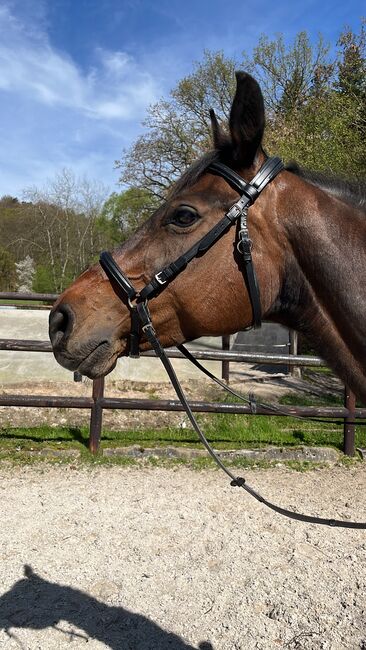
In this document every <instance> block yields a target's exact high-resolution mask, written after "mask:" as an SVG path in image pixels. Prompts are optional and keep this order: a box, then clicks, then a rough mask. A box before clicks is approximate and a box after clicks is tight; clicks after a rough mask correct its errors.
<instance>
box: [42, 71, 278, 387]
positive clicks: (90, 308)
mask: <svg viewBox="0 0 366 650" xmlns="http://www.w3.org/2000/svg"><path fill="white" fill-rule="evenodd" d="M211 120H212V125H213V137H214V145H215V148H214V149H213V151H212V152H210V153H208V154H206V155H205V156H203V157H202V158H201V159H200V160H199V161H197V162H196V163H194V164H193V165H192V166H191V168H189V169H188V171H186V172H185V173H184V174H183V176H182V177H181V178H180V179H179V180H178V181H177V182H176V184H175V185H174V186H173V188H172V190H171V192H170V194H169V195H168V197H167V200H166V201H165V202H164V203H163V204H162V205H161V206H160V207H159V208H158V210H156V212H155V213H154V214H153V215H152V216H151V217H150V219H149V220H148V221H147V222H146V223H145V224H144V225H143V226H142V227H140V228H139V230H137V232H136V233H135V234H134V235H133V236H132V237H131V238H130V239H129V240H128V241H127V242H125V243H123V245H122V246H120V247H119V248H117V249H116V250H114V251H113V257H114V259H115V260H116V262H117V263H118V264H119V266H120V267H121V268H123V270H124V272H125V274H126V275H127V276H128V278H129V280H130V281H131V282H133V284H134V286H135V287H136V288H137V289H138V290H139V289H141V288H142V287H144V286H145V285H146V284H147V283H148V282H149V280H150V279H151V278H152V277H153V276H154V275H155V274H156V273H157V272H158V270H159V269H160V268H162V267H163V266H164V265H166V264H168V263H169V262H171V261H172V260H173V259H175V258H176V257H178V256H179V255H181V254H182V253H184V251H186V250H187V249H189V248H190V247H191V246H192V245H193V244H194V243H195V242H196V241H197V240H199V239H200V238H202V236H203V235H205V233H207V232H208V231H209V230H210V229H211V228H212V227H213V226H214V225H215V224H216V223H217V222H218V221H219V220H220V219H221V218H222V217H223V215H224V214H225V213H226V212H227V211H228V209H229V208H230V206H231V205H233V203H235V201H237V200H238V192H237V190H235V189H233V188H232V187H231V185H230V184H229V183H228V182H227V181H225V179H224V178H221V177H220V176H218V175H216V174H214V173H213V172H212V171H210V169H209V167H210V164H211V163H213V162H214V161H220V162H222V163H224V164H226V165H228V166H230V167H231V168H232V169H234V170H236V171H237V172H238V173H239V174H240V175H241V176H242V177H243V178H245V180H247V181H249V180H251V179H252V178H253V177H254V176H255V174H256V172H257V171H258V169H259V168H260V167H261V165H262V164H263V161H264V160H265V154H264V152H263V150H262V147H261V141H262V136H263V130H264V105H263V97H262V93H261V91H260V88H259V86H258V84H257V82H256V81H255V80H254V79H253V78H252V77H251V76H250V75H248V74H245V73H237V90H236V94H235V97H234V100H233V104H232V108H231V115H230V121H229V129H230V133H228V134H227V133H224V132H223V131H222V130H221V128H220V127H219V125H218V123H217V120H216V117H215V115H214V113H213V112H212V114H211ZM275 191H276V190H275V188H274V187H268V189H266V193H267V194H268V195H273V194H274V193H275ZM268 200H270V196H268V198H267V201H268ZM267 201H266V202H267ZM266 202H264V203H266ZM261 203H263V201H258V205H257V204H255V205H254V206H253V207H252V208H251V210H250V217H249V220H250V228H251V235H252V239H253V240H254V241H255V242H256V243H255V246H254V250H253V257H254V260H255V265H256V269H257V275H258V280H259V284H260V289H261V302H262V305H261V308H262V313H264V314H265V313H266V311H267V310H268V309H269V307H270V305H271V304H272V302H273V296H274V295H275V294H276V292H278V288H279V284H280V280H279V272H278V269H279V261H278V257H282V256H283V251H282V247H281V245H280V242H279V241H276V237H273V233H271V229H270V225H269V224H268V221H267V220H266V218H265V212H266V210H263V205H260V204H261ZM254 212H255V214H254ZM274 216H275V215H274ZM235 240H236V235H235V229H231V230H230V231H229V232H227V233H226V234H225V236H223V237H222V238H221V239H220V240H219V241H218V242H217V243H216V244H215V246H214V247H212V249H210V250H209V251H208V252H207V253H206V254H205V255H203V256H198V257H197V258H196V259H194V260H193V261H192V262H191V263H190V264H189V267H187V269H186V270H185V271H184V272H183V273H182V274H180V275H179V276H178V277H176V278H175V280H174V281H173V282H171V283H170V284H169V286H167V288H166V289H165V291H164V292H162V293H161V294H160V295H159V296H157V297H156V298H154V300H152V301H151V303H150V311H151V316H152V320H153V323H154V327H155V329H156V331H157V332H158V335H159V339H160V341H161V343H162V345H163V346H164V347H166V346H169V345H177V344H179V343H182V342H184V341H189V340H192V339H195V338H197V337H199V336H203V335H213V336H214V335H221V334H229V333H234V332H236V331H238V330H239V329H243V328H245V327H246V326H248V325H250V323H251V321H252V308H251V304H250V300H249V297H248V294H247V291H246V287H245V282H244V279H243V274H242V261H241V259H240V254H239V253H238V251H237V247H236V241H235ZM264 240H266V242H267V244H266V248H265V249H264V246H263V245H262V242H263V241H264ZM271 240H272V243H271V244H270V246H268V242H269V241H271ZM264 268H265V275H266V280H265V281H264V278H262V275H263V273H262V270H264ZM129 332H130V310H129V307H128V304H127V301H126V300H124V301H122V302H121V300H120V297H119V296H118V295H117V293H116V292H115V290H114V288H113V286H112V285H111V283H110V282H109V279H108V278H107V277H106V275H105V273H104V272H103V270H102V268H101V267H100V265H99V264H96V265H94V266H92V267H91V268H90V269H88V270H87V271H86V272H85V273H83V274H82V275H81V276H80V277H79V278H78V279H77V280H76V281H75V282H74V283H73V284H72V285H71V286H70V287H69V288H68V289H67V290H66V291H64V293H63V294H62V295H61V296H60V298H59V300H58V301H57V303H56V304H55V306H54V308H53V310H52V312H51V315H50V338H51V341H52V345H53V349H54V354H55V356H56V359H57V360H58V361H59V363H61V365H63V366H65V367H66V368H68V369H70V370H76V369H78V370H79V371H80V372H82V373H83V374H85V375H88V376H89V377H96V376H98V375H103V374H106V373H108V372H109V371H110V370H112V369H113V367H114V366H115V364H116V361H117V358H118V357H119V356H122V355H125V354H126V353H127V351H128V335H129ZM148 348H149V343H148V341H147V340H144V338H143V339H142V341H141V345H140V349H141V351H142V350H146V349H148Z"/></svg>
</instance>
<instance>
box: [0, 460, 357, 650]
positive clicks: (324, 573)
mask: <svg viewBox="0 0 366 650" xmlns="http://www.w3.org/2000/svg"><path fill="white" fill-rule="evenodd" d="M248 479H249V482H250V483H251V484H252V485H254V486H256V487H257V489H258V490H259V491H263V493H264V494H265V495H266V496H268V497H269V498H273V499H274V500H276V501H277V502H279V503H281V504H282V505H284V506H292V507H295V508H298V509H302V510H304V511H306V512H309V513H313V514H320V513H323V514H324V515H327V516H334V517H336V516H337V517H352V518H357V519H362V518H364V519H366V507H365V498H364V497H365V493H366V476H365V471H364V468H363V466H358V467H357V468H353V469H344V468H339V467H338V468H333V469H329V470H322V471H313V472H309V473H306V474H298V473H294V472H291V471H289V470H284V469H276V470H271V471H266V472H263V471H255V472H253V471H252V472H248ZM0 486H1V493H0V496H1V498H0V504H1V505H0V509H1V522H2V524H1V530H0V559H1V562H0V584H1V595H0V647H1V648H6V650H13V649H14V650H15V649H18V648H26V649H27V650H39V649H42V650H51V649H52V650H55V649H58V648H60V649H61V648H62V649H64V648H70V647H73V648H84V647H87V648H90V650H92V649H97V648H100V649H101V648H112V649H113V650H130V649H136V650H137V649H138V650H167V649H168V648H170V649H173V650H194V649H197V648H201V650H210V649H211V648H213V649H214V650H254V649H260V650H268V649H273V648H306V649H309V648H311V649H318V648H319V649H321V648H322V649H325V650H342V649H345V648H347V649H348V648H352V649H356V648H359V649H360V648H365V647H366V612H365V595H366V591H365V589H366V561H365V560H366V533H365V532H360V531H346V530H334V529H327V528H319V527H318V528H317V527H315V526H311V525H305V524H300V523H296V522H292V521H287V520H285V519H283V518H280V517H279V516H278V515H275V514H274V513H272V512H270V511H267V510H265V509H264V508H263V507H262V506H261V505H260V504H258V503H256V502H255V501H253V500H251V499H250V498H249V497H248V496H246V495H245V494H244V493H242V492H241V491H240V490H238V489H233V488H230V486H229V485H228V484H227V481H226V479H225V477H223V476H222V475H221V474H219V473H218V472H215V471H204V472H199V473H198V472H192V471H190V470H188V469H179V470H173V469H171V470H168V469H162V468H155V469H148V468H131V467H129V468H121V467H109V468H93V469H82V470H80V469H75V468H73V467H71V466H70V467H43V468H40V467H38V468H37V467H35V468H6V467H5V468H4V466H2V467H1V468H0ZM24 572H25V573H24Z"/></svg>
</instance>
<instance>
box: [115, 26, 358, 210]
mask: <svg viewBox="0 0 366 650" xmlns="http://www.w3.org/2000/svg"><path fill="white" fill-rule="evenodd" d="M365 40H366V39H365V26H364V23H361V30H360V33H359V34H354V33H353V32H351V31H350V30H345V31H344V32H343V34H341V36H340V38H339V41H338V48H339V51H338V54H337V53H336V54H333V55H332V56H331V55H330V52H331V50H330V47H329V45H328V44H326V43H325V42H324V39H323V37H322V36H319V38H318V40H317V42H316V43H315V44H312V43H311V42H310V39H309V37H308V35H307V34H306V32H303V31H302V32H299V33H298V34H297V36H296V37H295V39H294V41H293V43H291V44H286V43H285V41H284V38H283V36H281V35H279V36H278V37H277V38H276V39H273V40H270V39H269V38H268V37H267V36H261V37H260V39H259V41H258V44H257V46H256V47H255V48H254V50H253V54H252V55H251V56H249V55H248V54H247V53H245V52H244V53H243V55H242V60H241V61H237V60H234V59H232V58H226V57H225V56H224V55H223V53H222V52H209V51H206V52H205V53H204V56H203V59H202V61H201V62H199V63H196V64H195V65H194V68H193V72H192V73H191V74H190V75H187V76H186V77H185V78H184V79H182V80H181V81H180V82H178V84H177V85H176V87H175V88H173V90H172V91H171V93H170V95H169V97H168V98H166V99H164V100H161V101H160V102H158V103H157V104H154V105H153V106H151V107H150V109H149V111H148V115H147V118H146V120H145V122H144V126H145V129H146V130H145V133H144V134H143V135H142V136H141V137H140V138H138V139H137V140H136V142H135V143H134V144H133V145H132V147H131V148H130V149H129V150H127V151H125V152H124V156H123V158H122V159H121V160H120V161H117V167H119V168H120V170H121V178H120V180H121V182H123V183H126V184H127V185H129V186H131V187H132V186H135V185H138V186H139V187H141V188H144V189H145V190H147V191H149V192H151V194H153V195H154V196H156V197H157V198H160V199H161V198H164V197H165V196H166V193H167V190H168V189H169V187H170V185H171V184H172V183H173V182H174V180H175V179H176V178H177V177H178V176H179V175H180V174H181V173H182V172H183V171H184V170H185V169H186V168H187V167H188V165H189V164H190V163H191V162H192V161H193V160H195V159H196V158H197V157H198V156H199V155H201V154H202V153H203V152H205V151H207V150H208V149H209V148H211V146H212V144H211V126H210V122H209V109H210V108H214V109H215V112H216V114H217V117H218V119H219V121H220V122H221V123H222V124H223V125H224V126H225V125H226V124H227V121H228V116H229V112H230V106H231V101H232V97H233V95H234V92H235V87H234V85H235V75H234V71H235V69H238V68H242V69H245V70H247V71H248V72H251V73H252V74H253V75H254V76H255V77H256V78H257V79H258V81H259V83H260V85H261V88H262V90H263V94H264V99H265V103H266V106H267V128H266V133H265V146H266V148H267V150H268V151H269V152H270V153H273V154H275V153H277V154H278V153H279V154H281V155H282V156H283V157H284V158H285V160H289V159H296V160H297V161H298V162H299V163H300V164H302V165H306V166H311V167H313V168H315V169H323V170H324V169H330V170H333V171H335V172H339V173H342V174H344V175H358V176H362V175H364V174H365V165H366V163H365V115H366V113H365V108H364V107H365V100H364V97H365V83H366V81H365V79H366V75H365ZM332 51H333V50H332Z"/></svg>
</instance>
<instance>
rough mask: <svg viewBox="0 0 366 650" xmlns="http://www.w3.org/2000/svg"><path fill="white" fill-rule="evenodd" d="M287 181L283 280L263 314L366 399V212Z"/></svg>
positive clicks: (283, 200) (299, 182) (283, 198)
mask: <svg viewBox="0 0 366 650" xmlns="http://www.w3.org/2000/svg"><path fill="white" fill-rule="evenodd" d="M287 180H288V184H289V187H287V188H286V189H284V190H283V192H282V193H281V194H282V196H281V197H279V202H280V204H281V207H280V209H281V212H282V228H283V235H284V236H285V237H286V243H287V244H288V245H287V247H286V251H287V252H286V254H285V257H284V269H283V282H282V287H281V291H280V293H279V296H278V298H277V300H276V301H275V303H274V304H273V305H272V308H271V310H270V313H269V314H268V317H269V319H271V320H277V321H279V322H282V323H284V324H286V325H287V326H289V327H293V328H294V329H297V330H299V331H300V332H303V333H304V334H305V335H306V336H307V337H308V338H309V339H310V340H311V341H312V343H313V345H314V347H315V348H316V349H317V350H318V352H319V353H320V354H321V356H322V357H323V358H325V359H326V360H327V362H328V363H329V364H330V366H331V367H332V368H333V369H334V370H335V372H336V373H337V374H338V375H339V376H340V377H342V379H343V380H344V381H345V382H346V383H348V384H349V385H350V386H351V388H352V389H353V390H354V391H355V392H356V393H357V394H358V395H359V396H361V397H362V398H366V322H365V317H364V316H365V311H366V246H365V243H366V218H365V217H364V216H363V214H362V213H361V212H359V211H357V210H355V209H354V208H352V207H351V206H349V205H347V204H346V203H342V202H341V201H339V200H337V199H336V198H334V197H331V196H329V195H328V194H326V193H325V192H323V191H321V190H320V189H318V188H315V187H313V186H311V185H309V184H307V183H305V182H303V181H302V180H301V179H298V178H296V177H294V176H292V175H291V177H290V178H288V179H287ZM286 196H287V197H288V198H287V199H286Z"/></svg>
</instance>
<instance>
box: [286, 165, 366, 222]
mask: <svg viewBox="0 0 366 650" xmlns="http://www.w3.org/2000/svg"><path fill="white" fill-rule="evenodd" d="M286 169H287V171H289V172H292V173H293V174H296V176H300V178H303V179H304V180H305V181H308V182H309V183H311V185H315V186H316V187H319V188H320V189H322V190H324V191H325V192H327V194H332V196H335V197H336V198H337V199H340V200H341V201H344V202H345V203H348V204H349V205H352V206H353V207H355V208H357V209H359V210H363V211H364V212H366V183H365V181H362V180H357V179H353V180H346V179H345V178H341V177H340V176H336V175H335V174H331V173H329V172H320V171H313V170H311V169H305V168H304V167H300V166H299V165H298V164H297V163H296V162H290V163H288V164H287V165H286Z"/></svg>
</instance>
